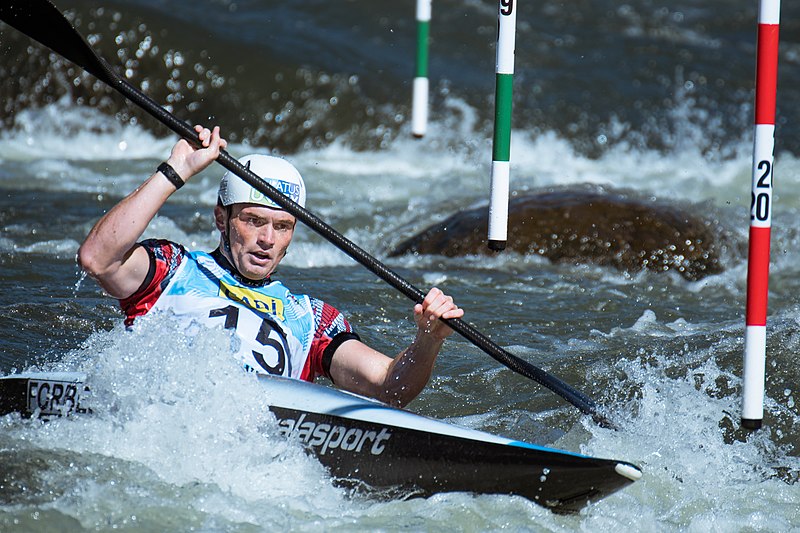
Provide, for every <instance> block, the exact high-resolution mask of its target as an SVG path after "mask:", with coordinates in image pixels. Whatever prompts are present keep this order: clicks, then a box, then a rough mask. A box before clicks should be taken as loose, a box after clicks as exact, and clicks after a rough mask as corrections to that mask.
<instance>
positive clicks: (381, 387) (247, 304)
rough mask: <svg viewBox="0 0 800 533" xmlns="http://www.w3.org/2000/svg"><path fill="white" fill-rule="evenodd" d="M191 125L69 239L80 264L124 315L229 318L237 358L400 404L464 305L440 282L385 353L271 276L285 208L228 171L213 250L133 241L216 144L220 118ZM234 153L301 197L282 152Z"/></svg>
mask: <svg viewBox="0 0 800 533" xmlns="http://www.w3.org/2000/svg"><path fill="white" fill-rule="evenodd" d="M195 131H197V133H198V139H199V140H200V142H201V144H202V147H201V148H197V149H195V148H194V147H192V146H191V145H190V144H189V143H188V142H186V141H185V140H180V141H178V143H177V144H176V145H175V146H174V147H173V149H172V152H171V153H170V156H169V159H168V160H167V161H166V162H164V163H162V164H161V165H159V167H158V170H157V171H156V172H155V173H154V174H153V175H152V176H150V178H148V179H147V180H146V181H145V182H144V183H143V184H142V185H141V186H140V187H139V188H137V189H136V190H135V191H134V192H133V193H131V194H130V195H128V196H127V197H126V198H124V199H123V200H121V201H120V202H119V203H118V204H117V205H115V206H114V207H113V208H112V209H111V210H110V211H109V212H108V213H106V214H105V215H104V216H103V217H102V218H101V219H100V220H99V221H98V222H97V224H95V226H94V227H93V228H92V230H91V231H90V232H89V235H88V236H87V238H86V240H85V241H84V243H83V244H82V245H81V247H80V250H79V251H78V261H79V263H80V265H81V268H83V269H84V270H85V271H86V272H87V273H89V275H91V276H92V277H93V278H94V279H96V280H97V282H98V283H99V284H100V286H101V287H102V288H103V289H104V290H105V291H106V292H107V293H108V294H109V295H111V296H113V297H115V298H117V299H119V300H120V305H121V307H122V309H123V310H124V311H125V313H126V316H127V318H126V324H128V325H131V324H133V321H134V319H135V318H136V317H138V316H142V315H144V314H145V313H148V312H150V311H157V310H161V311H169V312H170V313H169V316H173V317H175V318H177V319H179V320H182V321H185V322H186V323H187V325H188V324H189V323H193V322H194V323H201V324H204V325H207V326H210V327H224V328H226V329H233V330H234V331H235V335H234V337H233V338H232V343H231V349H232V351H234V352H235V353H236V354H237V355H238V356H239V357H241V358H242V360H243V364H244V366H245V368H246V369H248V370H251V371H255V372H262V373H270V374H278V375H283V376H288V377H292V378H297V379H303V380H306V381H314V380H315V378H316V377H317V376H320V375H322V376H326V377H328V378H330V379H331V380H332V381H333V382H334V383H335V384H336V385H337V386H339V387H341V388H343V389H345V390H349V391H351V392H355V393H358V394H362V395H365V396H370V397H373V398H377V399H379V400H381V401H383V402H386V403H388V404H391V405H396V406H404V405H406V404H408V402H410V401H411V400H413V399H414V398H415V397H416V396H417V395H418V394H419V393H420V392H421V391H422V389H423V388H424V387H425V385H426V384H427V382H428V380H429V379H430V375H431V371H432V370H433V364H434V362H435V360H436V357H437V355H438V353H439V350H440V349H441V346H442V344H443V342H444V340H445V338H447V337H448V336H449V335H450V334H451V333H452V330H451V329H450V328H449V327H448V326H447V325H446V324H445V323H444V322H443V321H442V320H440V319H441V318H444V319H451V318H460V317H462V316H463V314H464V312H463V310H462V309H460V308H459V307H457V306H456V305H455V304H454V303H453V299H452V298H451V297H449V296H447V295H445V294H444V293H442V291H441V290H439V289H436V288H433V289H431V290H430V291H429V292H428V294H427V295H426V296H425V299H424V301H423V302H422V303H421V304H416V305H415V306H414V320H415V322H416V324H417V333H416V336H415V338H414V340H413V341H412V343H411V344H410V345H409V346H408V347H407V348H406V349H405V350H403V351H402V352H401V353H400V354H399V355H397V356H396V357H394V358H391V357H388V356H386V355H384V354H382V353H380V352H378V351H376V350H373V349H372V348H370V347H369V346H367V345H365V344H364V343H362V342H361V341H360V340H359V337H358V335H356V334H355V333H354V332H353V331H352V328H351V326H350V324H349V323H348V322H347V320H346V319H345V318H344V316H343V315H342V314H341V313H339V311H337V310H336V309H335V308H334V307H332V306H330V305H328V304H327V303H325V302H323V301H321V300H319V299H316V298H313V297H309V296H306V295H295V294H292V293H291V292H290V291H289V290H288V289H287V288H286V287H285V286H284V285H283V284H282V283H281V282H280V281H278V280H276V279H274V278H273V277H272V275H273V273H274V272H275V269H276V268H277V267H278V264H279V263H280V261H281V260H282V259H283V257H284V256H285V255H286V249H287V248H288V246H289V244H290V242H291V240H292V237H293V235H294V228H295V223H296V220H295V217H294V216H292V215H290V214H289V213H287V212H286V211H284V210H282V209H281V208H280V207H279V206H277V205H276V204H275V203H273V202H272V201H271V200H270V199H269V198H267V197H266V196H264V195H263V194H261V193H260V192H258V191H257V190H255V189H254V188H252V187H251V186H250V185H248V184H247V183H245V182H244V181H243V180H242V179H241V178H239V177H238V176H236V175H234V174H233V173H230V172H228V173H226V174H225V175H224V176H223V178H222V180H221V182H220V188H219V197H218V200H217V206H216V207H215V208H214V219H215V224H216V227H217V229H218V230H219V231H220V245H219V247H218V248H217V249H216V250H214V251H213V252H211V253H206V252H200V251H187V250H185V249H184V248H183V246H181V245H180V244H177V243H173V242H170V241H166V240H155V239H151V240H145V241H142V242H138V240H139V239H140V238H141V236H142V234H143V233H144V231H145V229H146V228H147V226H148V224H149V223H150V221H151V220H152V219H153V218H154V217H155V215H156V214H157V213H158V211H159V209H160V208H161V206H163V205H164V203H165V202H166V201H167V199H168V198H169V197H170V196H171V195H172V194H173V193H174V192H175V191H176V190H178V189H180V188H181V187H182V186H183V184H184V183H185V182H186V181H188V180H189V179H190V178H191V177H192V176H194V175H195V174H197V173H199V172H200V171H202V170H204V169H205V168H206V167H208V166H209V165H210V164H211V163H212V162H213V161H214V160H215V159H216V158H217V156H218V155H219V152H220V150H221V149H224V148H225V147H226V146H227V142H226V141H225V139H223V138H222V137H221V136H220V132H219V127H215V128H214V129H213V131H211V130H208V129H206V128H203V127H201V126H195ZM240 161H241V162H242V163H243V164H244V165H246V166H249V168H250V170H252V171H253V172H255V173H256V174H257V175H259V176H261V177H262V178H263V179H265V180H266V181H268V182H269V183H270V184H271V185H273V186H274V187H276V188H277V189H279V190H280V191H281V192H282V193H283V194H285V195H286V196H288V197H290V198H291V199H292V200H294V201H295V202H297V203H298V204H300V205H301V206H305V197H306V190H305V184H304V182H303V179H302V177H301V176H300V174H299V172H297V170H296V169H295V168H294V166H292V165H291V164H290V163H289V162H287V161H285V160H284V159H281V158H277V157H272V156H265V155H252V156H247V157H245V158H243V159H242V160H240Z"/></svg>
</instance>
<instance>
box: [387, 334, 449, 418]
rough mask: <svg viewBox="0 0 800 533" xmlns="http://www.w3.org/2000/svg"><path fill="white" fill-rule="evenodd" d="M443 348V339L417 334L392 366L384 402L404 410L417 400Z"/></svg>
mask: <svg viewBox="0 0 800 533" xmlns="http://www.w3.org/2000/svg"><path fill="white" fill-rule="evenodd" d="M443 344H444V339H439V338H435V337H432V336H430V335H427V334H425V333H424V332H418V334H417V336H416V338H415V339H414V342H412V343H411V345H409V347H408V348H406V349H405V350H403V351H402V352H400V354H399V355H397V357H395V358H394V359H393V360H392V362H391V364H390V365H389V368H388V369H387V372H386V380H385V381H384V383H383V387H382V391H381V392H382V397H381V400H382V401H384V402H386V403H388V404H390V405H396V406H399V407H404V406H406V405H408V404H409V403H410V402H411V401H412V400H413V399H414V398H416V397H417V396H418V395H419V393H421V392H422V390H423V389H424V388H425V386H426V385H427V384H428V381H430V379H431V374H432V373H433V366H434V363H435V362H436V357H437V356H438V355H439V350H441V348H442V345H443Z"/></svg>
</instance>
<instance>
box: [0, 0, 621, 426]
mask: <svg viewBox="0 0 800 533" xmlns="http://www.w3.org/2000/svg"><path fill="white" fill-rule="evenodd" d="M34 14H35V15H36V17H35V18H34V16H33V15H34ZM56 15H57V16H58V19H57V20H53V21H52V26H51V25H49V24H48V22H49V21H48V20H47V19H53V17H56ZM0 18H2V19H3V20H4V21H6V22H7V23H9V24H10V25H12V26H14V27H16V28H17V29H19V30H20V31H22V32H23V33H25V34H27V35H28V36H29V37H31V38H33V39H35V40H37V41H39V42H41V43H43V44H45V45H46V46H48V47H50V48H51V49H53V51H55V52H57V53H59V54H60V55H63V56H64V57H66V58H67V59H69V60H70V61H72V62H74V63H76V64H77V65H78V66H80V67H82V68H83V69H84V70H86V71H88V72H89V73H91V74H93V75H94V76H95V77H97V78H98V79H100V80H101V81H103V82H105V83H107V84H108V85H109V86H110V87H112V88H113V89H115V90H116V91H118V92H119V93H121V94H122V95H123V96H125V97H126V98H128V99H129V100H130V101H131V102H133V103H134V104H136V105H138V106H139V107H141V108H142V109H144V110H145V111H146V112H148V113H149V114H150V115H152V116H153V117H155V118H156V119H157V120H159V121H160V122H161V123H162V124H164V125H165V126H167V127H168V128H169V129H171V130H172V131H174V132H175V133H176V134H178V135H179V136H180V137H182V138H184V139H186V140H187V141H188V142H190V143H192V144H193V145H195V146H198V145H199V140H198V138H197V132H195V131H194V128H193V127H192V126H190V125H188V124H187V123H185V122H183V121H181V120H179V119H178V118H177V117H175V116H174V115H173V114H171V113H170V112H169V111H167V110H166V109H164V108H162V107H161V106H160V105H159V104H158V103H157V102H155V101H154V100H153V99H151V98H150V97H149V96H147V95H145V94H144V93H143V92H142V91H140V90H139V89H137V88H136V87H134V86H132V85H131V84H130V83H128V82H127V81H126V80H125V79H123V78H122V77H121V76H119V74H117V73H116V72H115V71H114V70H113V69H112V68H111V67H110V65H109V64H108V63H107V62H106V61H105V60H104V59H103V58H101V57H100V56H98V55H97V54H96V53H95V52H94V50H92V48H91V47H90V46H89V45H88V44H87V43H86V41H85V40H84V39H83V37H82V36H81V35H80V34H79V33H78V31H77V30H75V28H73V27H72V25H71V24H69V22H68V21H67V20H66V19H65V18H64V16H63V14H61V12H60V11H58V9H56V8H55V6H53V5H52V4H51V3H50V2H48V1H47V0H6V2H5V5H3V6H2V7H0ZM42 19H44V20H42ZM34 20H35V23H32V21H34ZM58 30H63V31H69V32H71V33H72V34H74V35H67V36H64V35H59V31H58ZM67 44H72V49H68V50H66V51H62V50H60V49H61V48H64V47H65V46H66V45H67ZM76 47H77V48H76ZM217 162H218V163H219V164H221V165H222V166H223V167H225V168H226V169H228V170H230V171H231V172H233V173H235V174H236V175H237V176H239V177H240V178H242V179H243V180H244V181H245V182H247V183H248V184H250V185H251V186H252V187H253V188H255V189H257V190H258V191H260V192H261V193H263V194H264V195H266V196H267V197H269V198H270V199H271V200H272V201H274V202H275V203H276V204H278V205H279V206H280V207H281V208H283V209H285V210H286V211H287V212H288V213H290V214H291V215H293V216H294V217H295V218H297V219H298V220H299V221H300V222H302V223H304V224H306V225H307V226H308V227H310V228H311V229H312V230H314V231H315V232H317V233H318V234H319V235H321V236H322V237H323V238H325V239H326V240H328V241H329V242H331V243H332V244H333V245H335V246H336V247H337V248H339V249H340V250H342V251H343V252H344V253H346V254H347V255H348V256H350V257H351V258H352V259H354V260H355V261H357V262H358V263H360V264H361V265H363V266H364V267H366V268H367V269H368V270H369V271H371V272H372V273H374V274H375V275H377V276H378V277H379V278H381V279H382V280H384V281H385V282H387V283H388V284H389V285H391V286H392V287H394V288H395V289H397V290H398V291H400V292H401V293H403V294H404V295H406V296H407V297H408V298H410V299H411V300H413V301H414V302H421V301H422V300H423V299H424V297H425V295H424V293H423V292H422V291H420V290H419V289H417V288H416V287H414V286H413V285H412V284H411V283H409V282H408V281H406V280H405V279H403V278H401V277H400V276H399V275H397V274H396V273H395V272H393V271H392V270H390V269H389V268H388V267H387V266H386V265H384V264H383V263H381V262H380V261H378V260H377V259H375V258H374V257H372V256H371V255H370V254H368V253H367V252H365V251H364V250H363V249H362V248H360V247H358V246H357V245H356V244H355V243H353V242H352V241H350V240H349V239H347V238H346V237H344V236H343V235H342V234H340V233H339V232H338V231H336V230H335V229H334V228H332V227H331V226H330V225H328V224H327V223H325V222H324V221H323V220H321V219H320V218H318V217H317V216H316V215H314V214H313V213H311V212H310V211H308V210H307V209H305V208H304V207H301V206H300V205H299V204H297V203H295V202H293V201H292V200H290V199H289V198H287V197H286V196H284V195H283V194H282V193H281V192H280V191H278V190H277V189H276V188H275V187H273V186H271V185H270V184H269V183H267V182H266V181H264V180H263V179H261V178H260V177H259V176H258V175H256V174H255V173H253V172H252V171H250V170H249V169H248V168H245V167H244V165H242V164H241V163H239V161H237V160H236V159H235V158H234V157H232V156H231V155H230V154H229V153H227V152H226V151H224V150H223V151H222V152H221V153H220V155H219V157H218V158H217ZM446 322H447V324H448V325H449V326H450V327H451V328H452V329H453V330H454V331H456V332H458V333H459V334H460V335H462V336H463V337H464V338H465V339H467V340H468V341H470V342H471V343H473V344H474V345H475V346H477V347H478V348H480V349H481V350H483V351H484V352H486V353H487V354H488V355H490V356H491V357H493V358H494V359H495V360H497V361H498V362H500V363H501V364H503V365H505V366H506V367H508V368H509V369H511V370H513V371H515V372H517V373H519V374H521V375H523V376H526V377H528V378H530V379H533V380H534V381H536V382H537V383H539V384H540V385H543V386H544V387H547V388H548V389H550V390H551V391H553V392H555V393H556V394H558V395H559V396H561V397H562V398H563V399H565V400H566V401H568V402H569V403H571V404H572V405H574V406H575V407H577V408H578V409H580V410H581V411H582V412H583V413H585V414H590V415H592V417H593V418H594V420H595V421H596V422H598V423H599V424H601V425H603V426H606V427H614V424H612V423H611V422H610V421H609V420H608V419H607V418H606V417H605V416H603V415H602V414H600V413H599V412H598V409H597V406H596V404H595V403H594V401H592V400H591V399H590V398H589V397H588V396H586V395H585V394H583V393H581V392H579V391H577V390H575V389H574V388H572V387H571V386H570V385H568V384H566V383H564V382H563V381H561V380H560V379H558V378H556V377H554V376H552V375H550V374H548V373H547V372H545V371H544V370H542V369H540V368H538V367H536V366H535V365H533V364H531V363H528V362H527V361H524V360H522V359H520V358H519V357H517V356H515V355H513V354H511V353H509V352H507V351H506V350H504V349H503V348H501V347H500V346H498V345H497V344H496V343H494V342H493V341H491V340H490V339H489V338H488V337H486V336H485V335H483V334H482V333H480V332H479V331H478V330H476V329H475V328H474V327H472V326H471V325H469V324H468V323H466V322H464V321H463V320H460V319H450V320H446Z"/></svg>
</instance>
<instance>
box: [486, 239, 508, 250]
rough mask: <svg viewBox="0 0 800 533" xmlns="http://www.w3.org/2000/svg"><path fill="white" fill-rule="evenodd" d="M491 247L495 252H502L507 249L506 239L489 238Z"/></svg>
mask: <svg viewBox="0 0 800 533" xmlns="http://www.w3.org/2000/svg"><path fill="white" fill-rule="evenodd" d="M487 245H488V246H489V249H490V250H492V251H495V252H502V251H503V250H505V249H506V241H493V240H489V242H488V243H487Z"/></svg>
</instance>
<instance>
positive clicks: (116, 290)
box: [89, 244, 151, 300]
mask: <svg viewBox="0 0 800 533" xmlns="http://www.w3.org/2000/svg"><path fill="white" fill-rule="evenodd" d="M150 261H151V259H150V254H149V253H148V252H147V250H146V249H145V248H144V246H140V245H138V244H137V245H136V246H134V247H133V248H131V249H130V250H128V252H127V253H126V254H125V256H124V258H123V260H122V261H121V262H120V263H117V264H114V265H111V266H110V267H108V268H106V269H105V270H103V271H100V272H95V271H89V274H90V275H91V276H92V277H93V278H94V279H96V280H97V282H98V283H99V284H100V286H101V287H102V288H103V290H104V291H105V292H106V293H108V294H109V296H113V297H114V298H117V299H118V300H122V299H125V298H128V297H129V296H131V295H132V294H133V293H135V292H136V291H137V290H139V288H140V287H141V286H142V283H143V282H144V280H145V278H147V274H148V272H149V271H150Z"/></svg>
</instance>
